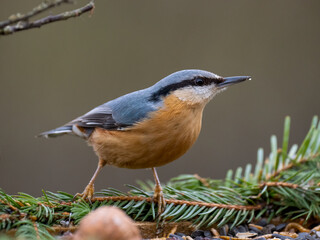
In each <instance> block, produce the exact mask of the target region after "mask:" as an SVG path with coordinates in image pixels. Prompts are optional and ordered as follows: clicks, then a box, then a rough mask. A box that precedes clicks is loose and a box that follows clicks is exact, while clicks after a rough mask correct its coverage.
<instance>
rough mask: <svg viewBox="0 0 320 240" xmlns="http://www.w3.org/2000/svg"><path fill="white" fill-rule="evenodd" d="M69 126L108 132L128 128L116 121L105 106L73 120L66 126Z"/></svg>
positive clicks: (109, 109) (110, 110) (126, 125)
mask: <svg viewBox="0 0 320 240" xmlns="http://www.w3.org/2000/svg"><path fill="white" fill-rule="evenodd" d="M69 124H70V125H74V124H76V125H77V126H79V127H82V128H96V127H100V128H104V129H108V130H118V129H120V128H124V127H128V126H130V125H128V124H123V123H121V122H118V121H116V120H115V119H114V117H113V115H112V109H111V108H110V107H109V106H108V105H106V104H103V105H101V106H99V107H96V108H94V109H92V110H91V111H90V112H88V113H86V114H84V115H83V116H80V117H78V118H76V119H74V120H73V121H71V122H70V123H68V124H67V125H69Z"/></svg>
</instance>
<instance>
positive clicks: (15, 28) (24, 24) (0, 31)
mask: <svg viewBox="0 0 320 240" xmlns="http://www.w3.org/2000/svg"><path fill="white" fill-rule="evenodd" d="M94 6H95V5H94V1H91V2H90V3H88V4H87V5H85V6H83V7H81V8H78V9H75V10H72V11H67V12H64V13H60V14H58V15H53V16H47V17H44V18H41V19H39V20H35V21H34V22H28V21H19V22H18V23H17V24H15V25H6V26H5V27H4V28H0V35H9V34H12V33H14V32H19V31H23V30H27V29H31V28H39V27H41V26H43V25H46V24H48V23H53V22H58V21H62V20H67V19H69V18H73V17H79V16H80V15H82V14H83V13H85V12H89V11H91V10H93V9H94Z"/></svg>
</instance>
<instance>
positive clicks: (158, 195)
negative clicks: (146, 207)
mask: <svg viewBox="0 0 320 240" xmlns="http://www.w3.org/2000/svg"><path fill="white" fill-rule="evenodd" d="M152 172H153V176H154V181H155V183H156V186H155V188H154V194H153V200H155V201H156V202H157V203H158V216H160V214H161V213H162V212H163V211H164V208H165V206H166V200H165V199H164V196H163V192H162V187H161V185H160V181H159V178H158V174H157V171H156V168H154V167H153V168H152Z"/></svg>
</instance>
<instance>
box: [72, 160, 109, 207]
mask: <svg viewBox="0 0 320 240" xmlns="http://www.w3.org/2000/svg"><path fill="white" fill-rule="evenodd" d="M104 165H106V161H104V160H102V159H99V163H98V167H97V169H96V171H95V172H94V174H93V176H92V178H91V180H90V182H89V183H88V185H87V186H86V188H85V189H84V191H83V192H82V193H77V194H76V195H75V196H74V197H73V200H74V199H76V198H77V197H81V198H82V199H88V200H89V201H90V202H91V198H92V196H93V194H94V181H95V180H96V177H97V175H98V173H99V172H100V171H101V169H102V168H103V166H104Z"/></svg>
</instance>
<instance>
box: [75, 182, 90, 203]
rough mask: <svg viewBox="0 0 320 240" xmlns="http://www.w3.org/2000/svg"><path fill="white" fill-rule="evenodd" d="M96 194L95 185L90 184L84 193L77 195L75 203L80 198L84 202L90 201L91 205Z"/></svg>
mask: <svg viewBox="0 0 320 240" xmlns="http://www.w3.org/2000/svg"><path fill="white" fill-rule="evenodd" d="M93 194H94V185H93V184H88V185H87V186H86V188H85V189H84V191H83V192H82V193H77V194H76V195H74V197H73V199H72V200H73V201H75V200H76V199H77V198H78V197H80V198H81V199H83V200H88V201H89V202H90V203H91V199H92V197H93Z"/></svg>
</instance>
